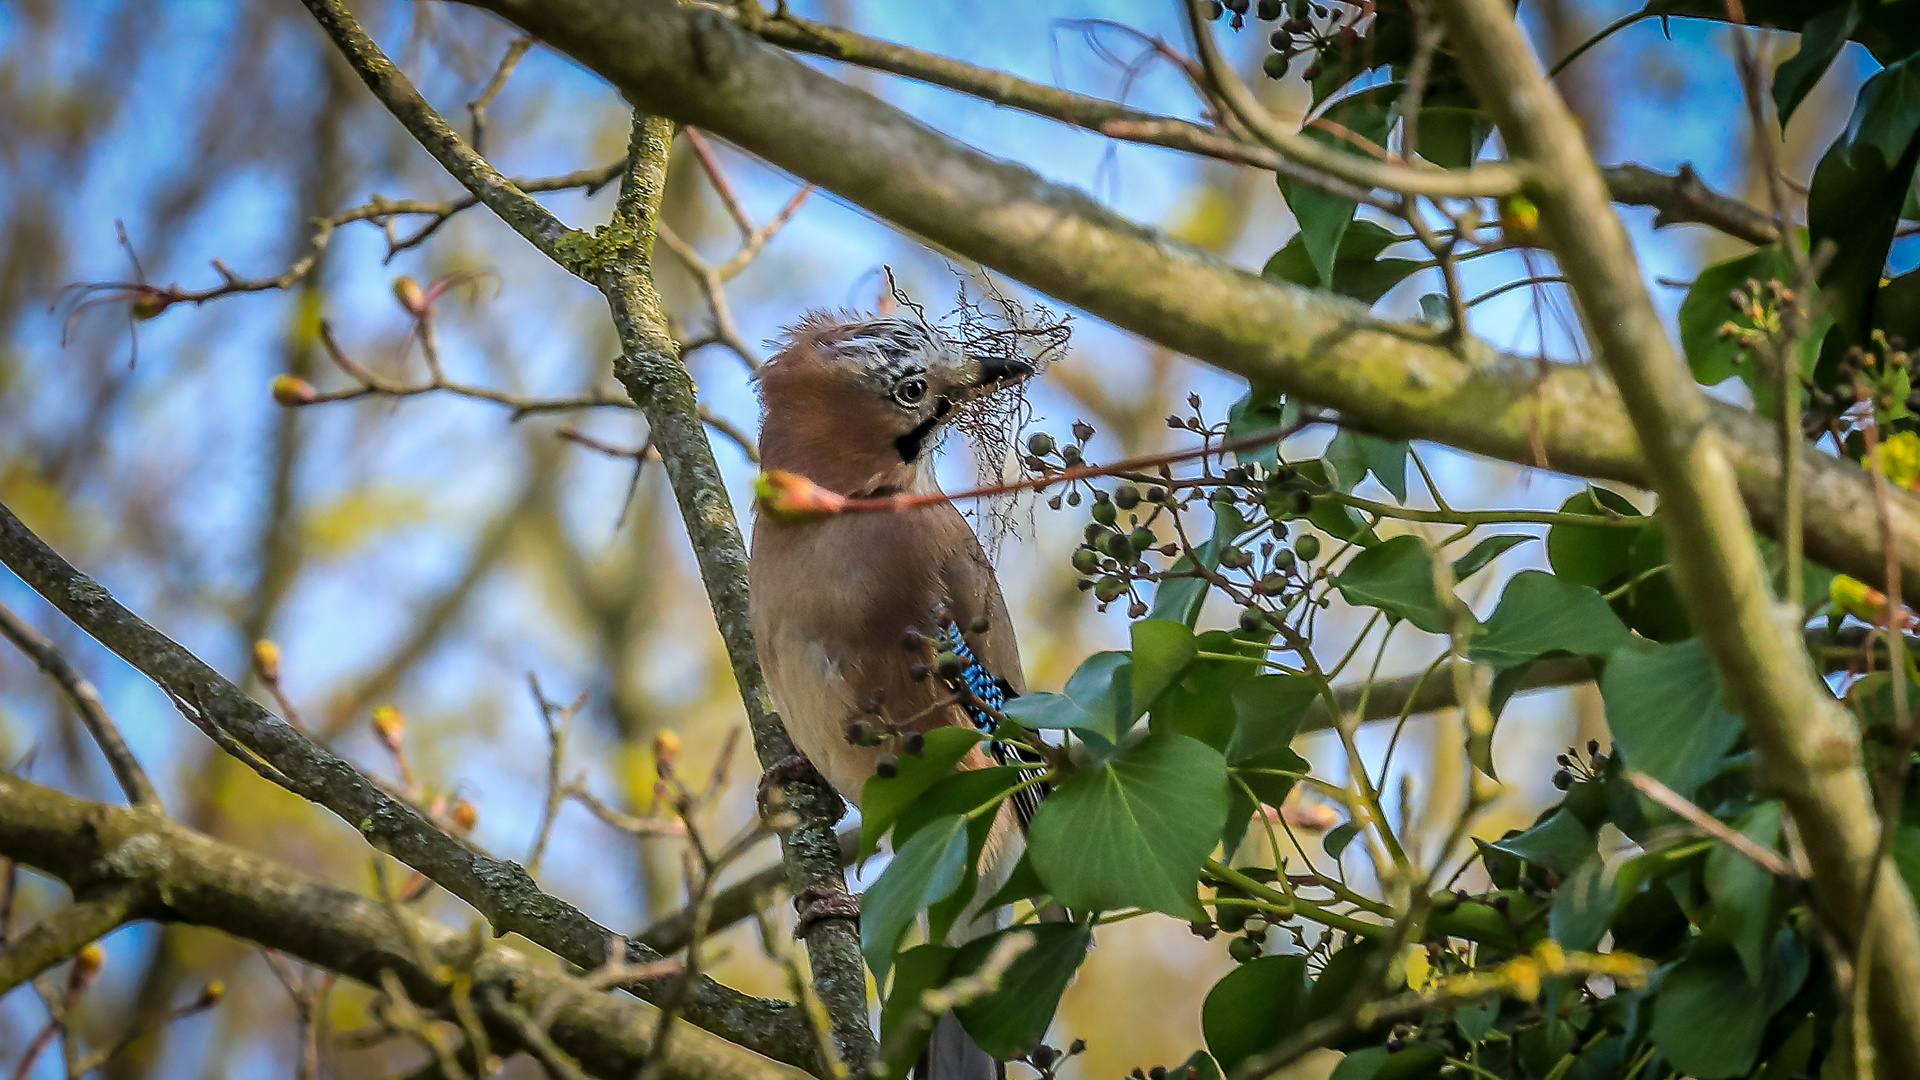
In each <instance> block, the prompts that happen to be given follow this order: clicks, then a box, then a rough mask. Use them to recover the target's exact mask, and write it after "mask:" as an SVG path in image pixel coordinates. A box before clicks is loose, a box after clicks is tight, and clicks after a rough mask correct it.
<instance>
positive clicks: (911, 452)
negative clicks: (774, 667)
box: [893, 397, 953, 463]
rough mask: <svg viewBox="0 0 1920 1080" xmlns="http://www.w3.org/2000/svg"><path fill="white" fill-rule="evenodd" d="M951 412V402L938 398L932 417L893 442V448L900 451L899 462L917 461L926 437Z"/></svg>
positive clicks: (925, 445) (925, 443) (924, 445)
mask: <svg viewBox="0 0 1920 1080" xmlns="http://www.w3.org/2000/svg"><path fill="white" fill-rule="evenodd" d="M952 411H953V402H951V401H949V400H947V399H946V398H944V397H943V398H940V399H939V400H937V401H936V402H934V406H933V415H932V416H929V417H927V418H926V419H925V420H922V421H920V423H919V424H917V425H915V426H914V429H913V430H912V431H909V432H907V433H906V434H905V435H902V436H900V437H899V438H897V439H895V440H893V448H894V449H895V450H898V451H900V460H901V461H905V462H908V463H912V462H914V461H917V460H919V458H920V452H921V451H922V450H925V449H926V448H927V436H929V435H931V434H933V429H934V428H937V427H939V426H940V421H942V420H945V419H946V418H947V414H948V413H950V412H952Z"/></svg>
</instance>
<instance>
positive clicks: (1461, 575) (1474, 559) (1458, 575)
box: [1453, 535, 1538, 581]
mask: <svg viewBox="0 0 1920 1080" xmlns="http://www.w3.org/2000/svg"><path fill="white" fill-rule="evenodd" d="M1534 539H1538V538H1537V537H1532V536H1512V535H1506V536H1489V537H1487V538H1486V539H1484V540H1482V541H1480V542H1479V543H1477V544H1475V545H1473V549H1472V550H1471V551H1468V552H1467V553H1466V554H1465V555H1462V556H1460V557H1459V558H1457V559H1455V560H1453V580H1455V581H1465V580H1467V579H1468V578H1470V577H1472V576H1473V575H1475V574H1477V573H1479V572H1480V571H1482V570H1484V569H1486V568H1487V564H1488V563H1491V562H1492V561H1493V560H1495V559H1497V558H1499V557H1500V556H1502V555H1505V554H1506V553H1507V552H1508V551H1510V550H1512V549H1513V548H1516V547H1519V546H1520V545H1521V544H1524V543H1526V542H1527V541H1529V540H1534Z"/></svg>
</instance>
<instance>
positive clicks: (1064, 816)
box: [1028, 734, 1227, 919]
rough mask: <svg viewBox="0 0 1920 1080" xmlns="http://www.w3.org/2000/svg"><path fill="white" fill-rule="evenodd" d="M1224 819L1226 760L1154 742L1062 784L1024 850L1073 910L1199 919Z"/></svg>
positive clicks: (1183, 744)
mask: <svg viewBox="0 0 1920 1080" xmlns="http://www.w3.org/2000/svg"><path fill="white" fill-rule="evenodd" d="M1226 816H1227V761H1226V758H1225V757H1223V756H1221V754H1220V752H1219V751H1218V750H1215V749H1213V748H1212V747H1210V746H1208V745H1206V744H1205V743H1202V742H1200V741H1198V740H1196V739H1189V738H1187V737H1186V736H1184V735H1166V734H1152V735H1148V736H1147V737H1146V738H1144V739H1142V740H1140V741H1139V742H1138V743H1135V744H1133V745H1132V746H1129V747H1127V748H1126V749H1125V750H1124V751H1122V752H1121V753H1120V754H1119V756H1117V757H1115V758H1113V759H1112V760H1110V761H1106V762H1102V763H1099V764H1097V765H1094V766H1092V767H1088V768H1083V769H1080V770H1079V771H1077V772H1075V773H1074V774H1073V775H1071V776H1069V777H1067V779H1065V780H1064V781H1062V782H1061V783H1060V785H1059V786H1058V787H1056V788H1055V789H1054V790H1053V793H1052V794H1050V795H1049V796H1048V797H1047V799H1046V801H1044V802H1042V803H1041V804H1040V812H1039V813H1038V814H1036V815H1034V819H1033V826H1032V829H1031V830H1030V832H1029V836H1028V850H1029V851H1031V852H1032V853H1033V864H1034V869H1035V870H1036V871H1038V872H1039V875H1040V880H1041V881H1043V882H1045V883H1046V885H1047V891H1048V892H1049V893H1051V894H1052V895H1053V898H1054V899H1055V900H1058V901H1059V902H1060V903H1062V904H1064V905H1066V906H1067V907H1068V908H1071V909H1072V910H1074V911H1110V910H1113V909H1115V908H1123V907H1142V908H1147V909H1149V910H1152V911H1164V912H1166V913H1167V914H1169V915H1177V916H1179V917H1180V918H1183V919H1195V918H1204V917H1205V916H1204V913H1203V912H1202V910H1201V908H1200V906H1199V902H1198V899H1197V895H1196V887H1195V886H1196V883H1197V881H1198V879H1199V874H1200V866H1201V864H1202V863H1203V862H1205V861H1206V858H1207V855H1208V853H1209V852H1211V851H1212V850H1213V846H1214V845H1215V844H1216V843H1218V842H1219V839H1220V832H1221V828H1222V826H1223V825H1224V824H1225V821H1226Z"/></svg>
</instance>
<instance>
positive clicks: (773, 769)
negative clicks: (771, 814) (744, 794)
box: [754, 754, 820, 810]
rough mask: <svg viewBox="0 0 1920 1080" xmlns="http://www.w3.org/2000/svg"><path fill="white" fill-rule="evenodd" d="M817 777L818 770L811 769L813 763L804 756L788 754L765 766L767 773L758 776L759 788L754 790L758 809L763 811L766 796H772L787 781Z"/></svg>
mask: <svg viewBox="0 0 1920 1080" xmlns="http://www.w3.org/2000/svg"><path fill="white" fill-rule="evenodd" d="M819 775H820V772H819V770H817V769H815V768H814V767H813V762H811V761H808V760H807V757H806V755H805V754H788V755H787V756H786V757H783V758H781V759H780V760H778V761H776V762H774V763H773V764H771V765H769V766H767V771H766V772H763V773H761V774H760V786H759V787H758V788H756V789H755V790H754V797H755V799H756V800H757V801H758V803H759V804H760V809H762V810H765V809H766V808H767V796H769V795H771V794H773V790H774V789H775V788H777V787H779V786H780V785H782V784H784V783H786V782H787V781H789V780H800V779H804V778H806V777H809V776H819Z"/></svg>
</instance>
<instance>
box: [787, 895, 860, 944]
mask: <svg viewBox="0 0 1920 1080" xmlns="http://www.w3.org/2000/svg"><path fill="white" fill-rule="evenodd" d="M793 906H794V907H796V908H798V909H799V910H800V920H799V921H798V922H797V923H795V924H794V927H793V936H795V937H805V936H807V931H809V930H811V929H813V924H814V923H817V922H819V921H821V920H822V919H852V920H853V921H854V922H855V923H856V924H857V923H859V921H860V898H859V897H857V896H853V895H850V894H848V893H846V892H844V891H842V890H840V889H823V888H819V887H815V888H811V889H808V890H806V891H805V892H802V893H801V894H800V895H799V896H796V897H794V898H793Z"/></svg>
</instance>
